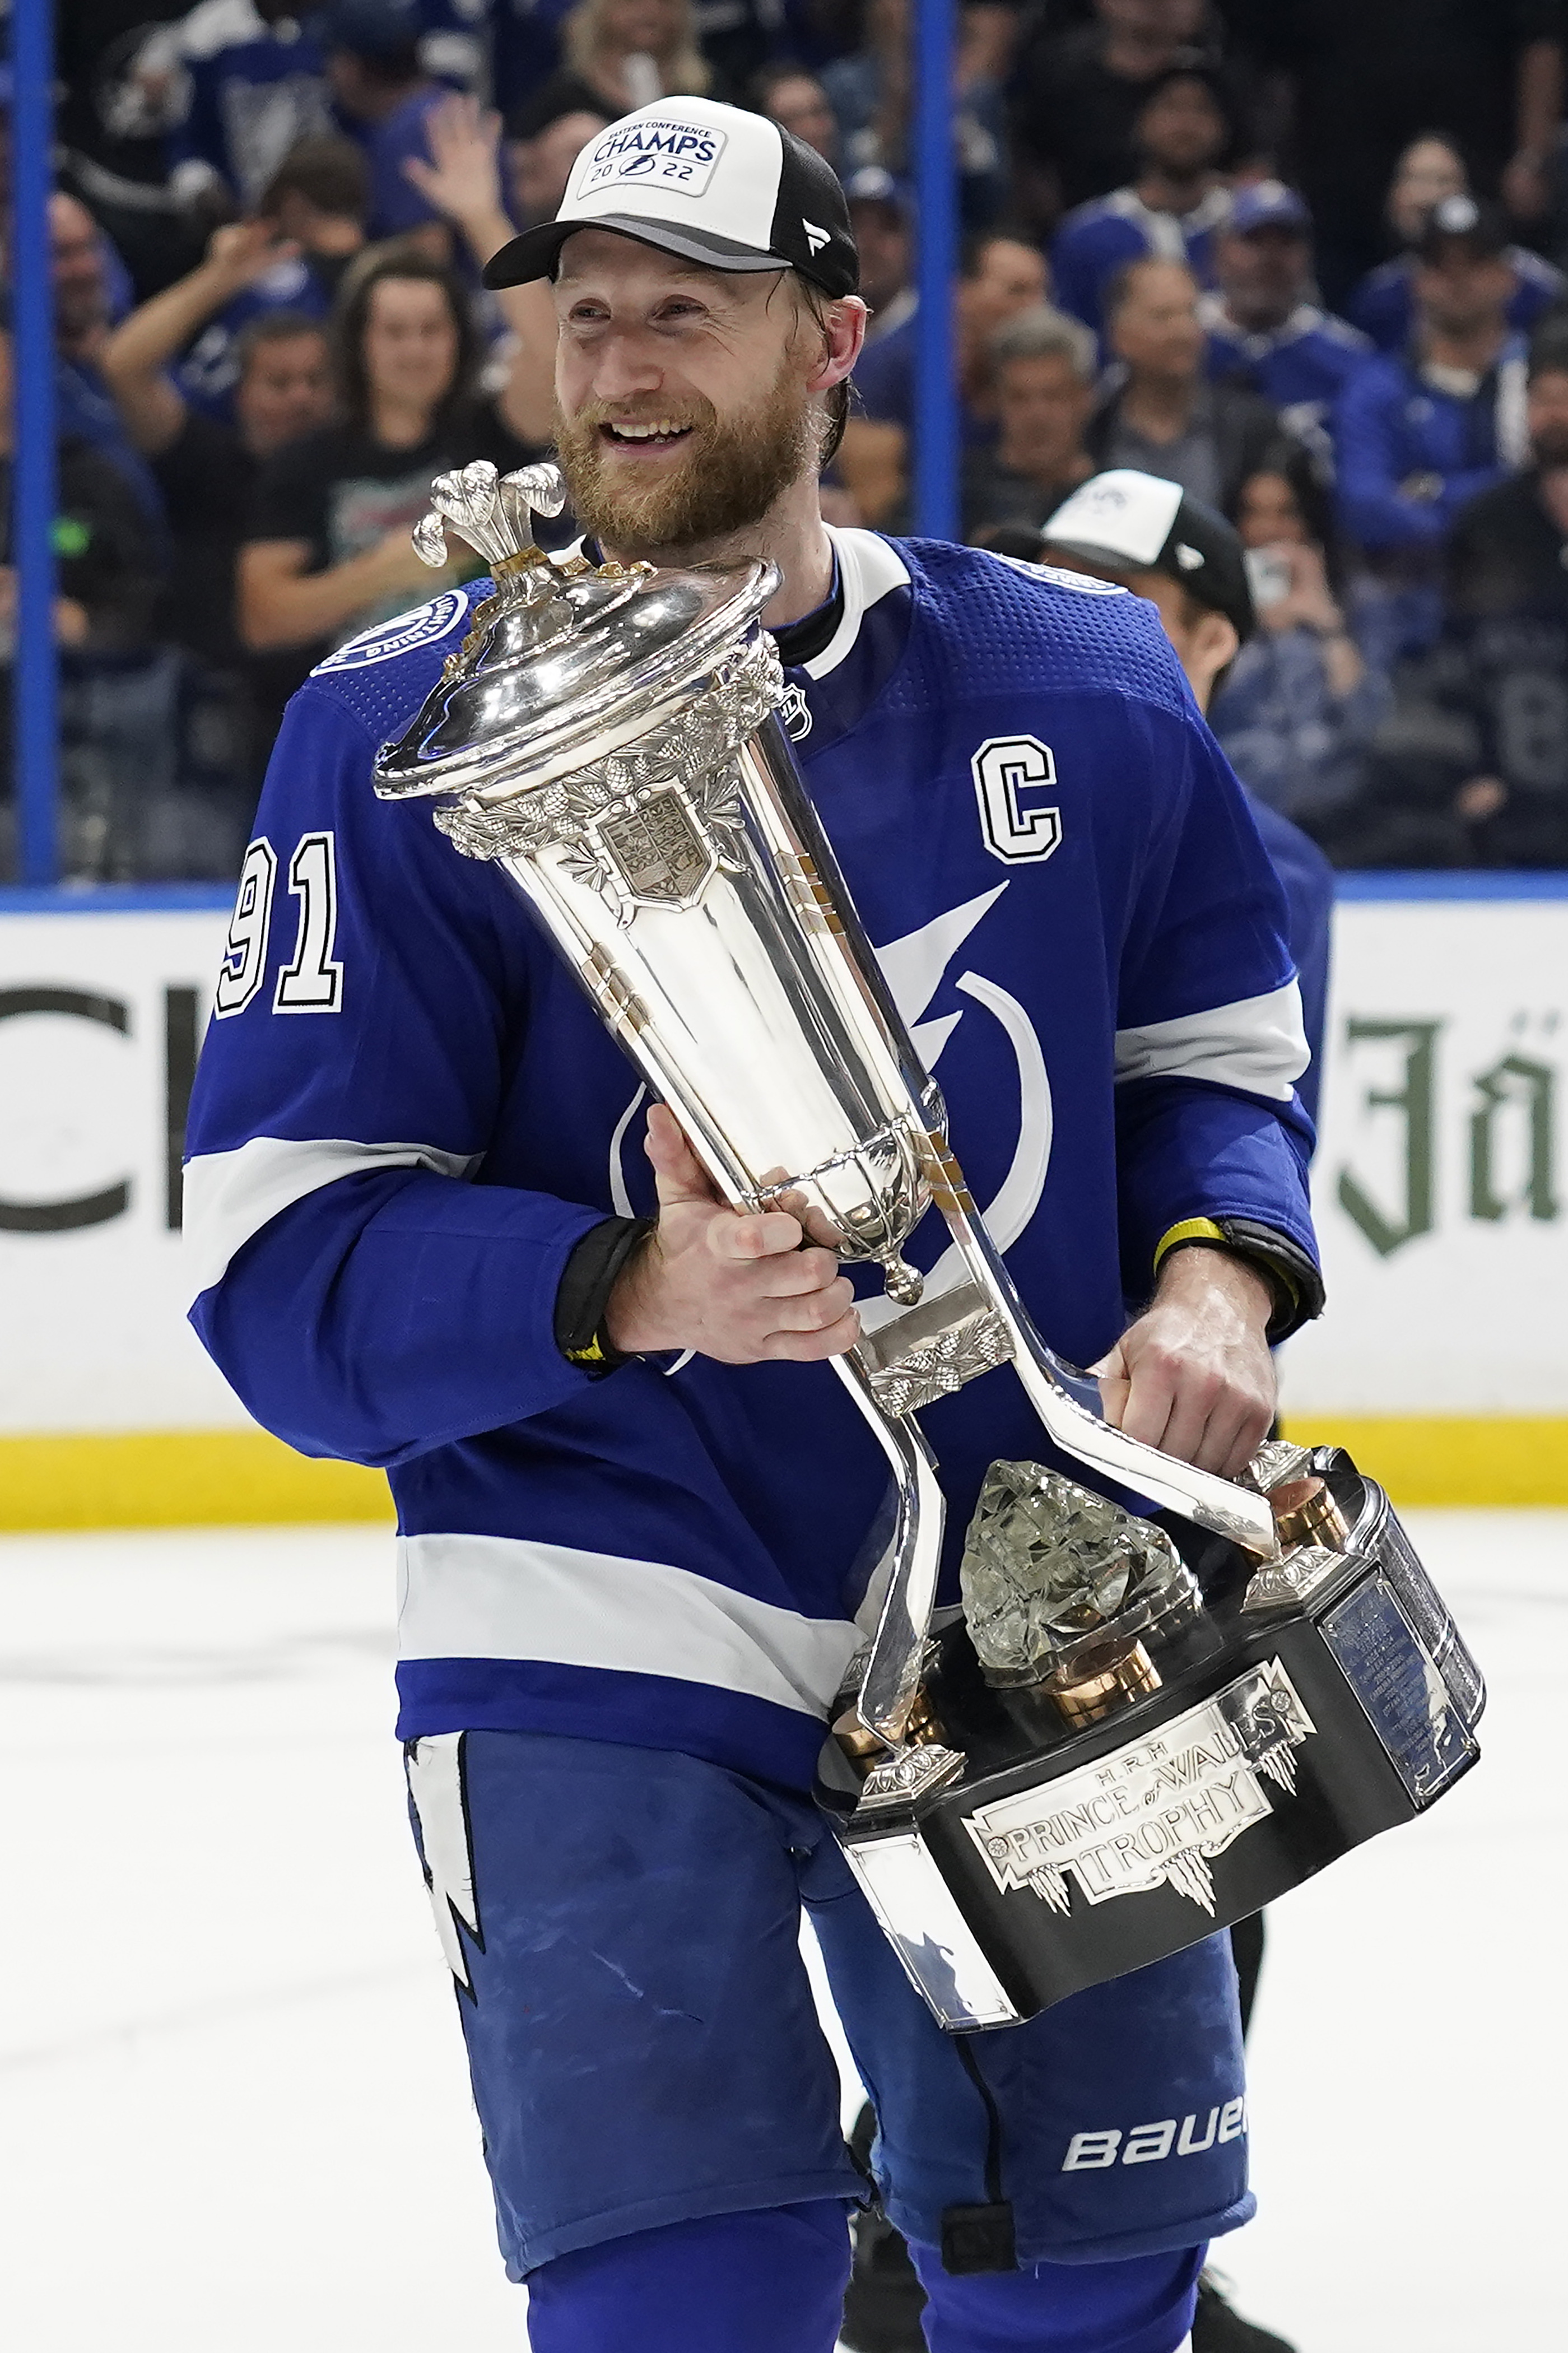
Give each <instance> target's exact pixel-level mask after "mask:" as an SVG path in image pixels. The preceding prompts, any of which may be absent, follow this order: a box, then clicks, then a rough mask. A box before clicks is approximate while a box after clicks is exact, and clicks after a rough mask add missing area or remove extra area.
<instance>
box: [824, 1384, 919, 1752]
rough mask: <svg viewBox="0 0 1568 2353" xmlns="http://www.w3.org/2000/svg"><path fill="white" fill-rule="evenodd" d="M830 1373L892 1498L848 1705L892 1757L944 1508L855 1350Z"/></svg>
mask: <svg viewBox="0 0 1568 2353" xmlns="http://www.w3.org/2000/svg"><path fill="white" fill-rule="evenodd" d="M833 1369H834V1371H835V1372H836V1373H837V1375H838V1377H839V1379H840V1380H841V1381H842V1382H843V1383H844V1386H845V1388H847V1390H848V1392H849V1394H850V1396H851V1397H852V1398H854V1400H855V1402H856V1404H857V1405H858V1407H859V1409H860V1410H861V1412H862V1413H863V1414H864V1415H865V1417H866V1419H867V1421H868V1423H869V1424H870V1427H871V1430H872V1433H873V1435H874V1436H875V1438H876V1440H877V1442H878V1444H879V1446H880V1447H881V1449H882V1451H883V1453H884V1454H885V1455H886V1456H887V1458H888V1461H889V1463H890V1464H891V1466H892V1472H893V1481H894V1486H895V1490H896V1493H897V1496H898V1519H897V1522H896V1524H895V1526H894V1530H893V1544H892V1555H893V1558H892V1567H891V1570H890V1573H889V1577H888V1590H887V1593H886V1594H885V1596H884V1597H883V1601H882V1609H881V1614H880V1616H879V1619H878V1621H877V1631H876V1634H875V1635H874V1637H873V1638H872V1642H871V1656H870V1661H869V1662H868V1666H867V1669H866V1674H865V1679H864V1681H863V1682H862V1683H861V1685H860V1692H859V1696H858V1700H857V1702H856V1711H857V1713H858V1715H859V1718H860V1721H861V1723H862V1724H863V1725H865V1727H866V1729H867V1731H868V1732H871V1733H875V1735H876V1736H877V1737H878V1739H879V1740H885V1741H886V1742H887V1744H888V1746H889V1748H895V1749H896V1748H899V1747H900V1746H902V1744H903V1739H904V1735H905V1733H906V1732H907V1731H908V1729H909V1721H910V1708H911V1707H912V1706H913V1705H914V1699H915V1694H916V1692H917V1691H918V1690H919V1688H920V1679H921V1654H922V1652H923V1651H924V1649H925V1641H926V1630H927V1628H928V1627H929V1626H930V1623H931V1608H932V1604H933V1603H934V1602H935V1599H936V1579H937V1570H938V1568H939V1567H940V1566H941V1563H942V1530H943V1527H944V1526H945V1525H946V1519H947V1504H946V1502H945V1500H944V1498H943V1495H942V1489H941V1487H940V1486H939V1485H938V1483H937V1476H936V1458H935V1456H934V1455H933V1454H932V1452H931V1448H930V1446H929V1445H928V1444H927V1442H926V1438H925V1433H924V1431H923V1430H921V1426H920V1424H919V1422H918V1421H916V1419H915V1418H914V1416H913V1414H909V1413H900V1414H890V1413H889V1412H888V1411H887V1410H886V1409H885V1408H884V1407H882V1406H880V1405H879V1403H878V1402H877V1398H876V1395H875V1393H874V1391H873V1390H872V1388H871V1384H870V1381H869V1379H868V1377H867V1373H866V1368H865V1366H863V1365H862V1364H861V1362H860V1360H859V1356H858V1353H857V1351H856V1350H854V1349H851V1350H850V1352H849V1354H848V1355H847V1356H835V1357H834V1359H833Z"/></svg>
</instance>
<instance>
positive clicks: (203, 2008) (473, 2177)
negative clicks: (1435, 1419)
mask: <svg viewBox="0 0 1568 2353" xmlns="http://www.w3.org/2000/svg"><path fill="white" fill-rule="evenodd" d="M1412 1520H1413V1525H1415V1529H1416V1533H1417V1537H1418V1541H1419V1542H1420V1543H1421V1544H1422V1546H1423V1547H1424V1549H1425V1551H1426V1557H1427V1559H1428V1561H1429V1563H1430V1565H1431V1566H1432V1567H1433V1568H1434V1570H1435V1571H1436V1575H1437V1577H1438V1580H1439V1582H1440V1583H1441V1584H1442V1585H1443V1587H1444V1588H1445V1590H1446V1591H1447V1594H1448V1596H1449V1598H1450V1599H1451V1600H1452V1601H1453V1602H1454V1603H1455V1605H1456V1608H1457V1609H1458V1613H1459V1615H1460V1617H1461V1619H1462V1620H1463V1621H1464V1623H1465V1625H1466V1628H1467V1630H1468V1632H1469V1634H1470V1635H1471V1638H1472V1640H1473V1642H1474V1646H1475V1648H1476V1650H1477V1651H1478V1653H1479V1657H1480V1659H1481V1662H1482V1664H1483V1666H1484V1667H1485V1668H1486V1670H1487V1672H1488V1675H1489V1681H1490V1683H1491V1690H1492V1704H1491V1708H1490V1711H1489V1715H1488V1718H1487V1721H1486V1725H1485V1726H1484V1732H1483V1737H1484V1740H1485V1746H1486V1757H1485V1760H1484V1763H1483V1766H1482V1767H1481V1769H1480V1770H1479V1771H1478V1772H1477V1773H1475V1774H1474V1775H1472V1776H1471V1778H1469V1780H1468V1782H1467V1783H1466V1784H1465V1785H1464V1786H1463V1788H1460V1789H1458V1790H1457V1791H1456V1792H1455V1793H1454V1794H1453V1796H1452V1797H1450V1798H1449V1799H1446V1800H1445V1801H1444V1803H1443V1804H1442V1805H1441V1806H1439V1807H1438V1808H1437V1810H1436V1812H1435V1813H1434V1814H1433V1815H1432V1816H1430V1817H1429V1818H1428V1819H1427V1820H1426V1821H1425V1822H1422V1823H1418V1824H1416V1825H1415V1826H1414V1827H1412V1828H1410V1829H1408V1830H1405V1831H1401V1832H1399V1833H1397V1834H1396V1835H1394V1836H1393V1837H1391V1838H1384V1839H1382V1840H1379V1841H1375V1842H1374V1843H1373V1845H1372V1846H1370V1847H1367V1848H1364V1849H1363V1850H1362V1851H1361V1852H1359V1853H1358V1854H1356V1855H1352V1856H1351V1857H1350V1858H1348V1859H1347V1860H1346V1861H1345V1862H1342V1863H1340V1864H1338V1865H1337V1866H1336V1867H1335V1868H1334V1870H1333V1871H1331V1872H1330V1873H1327V1874H1326V1875H1325V1876H1324V1877H1323V1878H1322V1879H1320V1880H1319V1881H1317V1882H1316V1883H1314V1884H1312V1885H1310V1886H1309V1887H1307V1888H1305V1889H1302V1890H1300V1892H1298V1894H1295V1895H1293V1896H1292V1897H1290V1898H1289V1900H1288V1901H1287V1902H1286V1903H1284V1904H1282V1905H1279V1906H1278V1907H1277V1908H1276V1909H1275V1911H1274V1912H1273V1913H1272V1914H1271V1915H1270V1930H1269V1948H1268V1962H1267V1964H1266V1969H1265V1975H1264V1980H1263V1992H1262V1996H1261V1998H1260V2001H1259V2008H1258V2019H1257V2021H1256V2027H1255V2035H1254V2047H1253V2089H1252V2104H1253V2105H1252V2114H1253V2148H1254V2160H1255V2170H1256V2179H1257V2186H1258V2193H1259V2199H1260V2203H1261V2208H1262V2211H1261V2213H1260V2216H1259V2219H1258V2221H1257V2222H1256V2223H1255V2224H1254V2225H1252V2226H1251V2228H1249V2229H1248V2230H1247V2231H1246V2232H1241V2233H1239V2234H1237V2236H1236V2237H1234V2238H1233V2239H1231V2240H1229V2241H1228V2242H1226V2244H1225V2246H1224V2248H1223V2250H1219V2251H1216V2252H1217V2253H1219V2254H1220V2258H1221V2260H1222V2262H1223V2264H1224V2267H1225V2268H1226V2271H1227V2272H1228V2273H1229V2274H1231V2275H1232V2277H1233V2279H1234V2280H1235V2282H1236V2284H1237V2293H1238V2301H1239V2302H1240V2303H1241V2304H1242V2306H1243V2307H1244V2308H1245V2309H1247V2310H1248V2311H1249V2312H1251V2313H1252V2314H1253V2315H1254V2316H1256V2317H1258V2319H1261V2320H1264V2321H1267V2322H1268V2323H1270V2324H1271V2325H1272V2326H1274V2327H1277V2328H1279V2329H1280V2330H1281V2331H1282V2332H1283V2333H1284V2334H1286V2335H1288V2336H1290V2337H1294V2339H1295V2341H1296V2343H1297V2345H1298V2347H1299V2348H1300V2353H1504V2348H1507V2353H1512V2348H1523V2353H1545V2348H1548V2347H1551V2346H1555V2345H1557V2344H1559V2343H1561V2342H1563V2321H1562V2294H1561V2288H1560V2284H1559V2278H1560V2274H1559V2270H1558V2263H1559V2255H1560V2243H1559V2238H1558V2232H1559V2231H1560V2228H1561V2224H1560V2221H1559V2214H1560V2211H1561V2207H1562V2201H1563V2188H1564V2179H1563V2176H1564V2168H1563V2147H1564V2135H1563V2116H1564V2115H1565V2114H1568V2066H1565V2063H1564V2058H1563V2040H1564V2038H1563V2031H1562V2025H1561V2019H1562V2008H1563V1996H1562V1991H1561V1989H1562V1984H1563V1967H1562V1952H1563V1940H1564V1934H1565V1931H1568V1916H1565V1915H1568V1900H1565V1898H1564V1895H1563V1893H1562V1890H1563V1882H1564V1867H1565V1864H1568V1837H1565V1831H1568V1791H1565V1788H1564V1784H1563V1773H1562V1770H1561V1766H1560V1763H1559V1743H1558V1733H1557V1723H1556V1719H1557V1716H1558V1715H1559V1713H1560V1709H1561V1701H1560V1698H1559V1692H1560V1689H1561V1684H1562V1669H1561V1660H1560V1653H1561V1649H1562V1646H1563V1642H1564V1641H1565V1640H1568V1514H1545V1513H1541V1514H1531V1513H1512V1514H1493V1515H1481V1514H1459V1513H1448V1514H1414V1515H1412ZM391 1610H392V1567H391V1547H390V1544H389V1542H388V1539H387V1538H386V1536H385V1535H384V1534H382V1533H381V1532H380V1531H377V1530H374V1529H367V1530H359V1529H353V1530H349V1529H341V1528H333V1529H303V1530H300V1529H292V1530H279V1531H272V1530H256V1531H246V1532H228V1531H226V1532H222V1533H212V1532H203V1531H197V1532H191V1531H183V1532H180V1533H177V1534H171V1535H162V1534H146V1535H117V1536H62V1537H36V1538H34V1537H16V1538H9V1539H5V1540H3V1541H0V1694H3V1704H0V1770H3V1774H4V1788H5V1797H6V1800H7V1802H6V1805H5V1849H6V1857H5V1860H6V1872H5V1877H6V1882H7V1886H6V1893H5V1897H4V1899H3V1902H0V2242H3V2246H4V2253H3V2254H0V2344H4V2345H5V2347H6V2348H16V2353H110V2348H111V2353H279V2348H280V2347H283V2346H287V2347H289V2348H294V2353H362V2348H364V2353H427V2348H430V2347H431V2346H432V2345H441V2346H458V2345H460V2346H461V2347H463V2348H464V2353H501V2348H515V2353H522V2348H523V2347H524V2346H525V2343H526V2337H525V2324H524V2317H523V2303H524V2300H523V2298H522V2297H521V2295H520V2294H519V2292H518V2291H517V2290H516V2289H513V2288H510V2287H509V2286H508V2285H507V2284H506V2282H505V2280H504V2278H503V2276H502V2274H501V2272H500V2264H499V2262H498V2260H497V2258H496V2254H495V2251H494V2237H493V2229H492V2223H491V2219H490V2212H489V2195H488V2189H487V2186H486V2182H485V2179H484V2173H483V2168H482V2166H481V2163H480V2159H479V2137H478V2131H477V2127H476V2126H475V2123H474V2120H473V2117H472V2113H471V2110H470V2107H469V2104H468V2094H467V2086H466V2082H465V2079H464V2074H463V2067H462V2054H461V2046H460V2041H459V2037H458V2026H457V2021H456V2018H455V2016H454V2014H453V2005H452V1996H451V1993H450V1991H449V1979H448V1978H447V1973H446V1970H445V1968H444V1966H443V1964H442V1963H441V1961H440V1959H439V1957H438V1954H437V1947H436V1941H435V1933H434V1929H433V1927H432V1926H431V1923H430V1918H429V1914H428V1910H427V1907H426V1898H425V1894H424V1891H423V1888H422V1887H421V1885H420V1883H419V1879H418V1876H417V1873H416V1869H415V1865H414V1862H413V1858H412V1852H411V1849H410V1846H409V1843H408V1836H407V1830H406V1826H405V1818H404V1812H403V1799H402V1788H401V1774H400V1770H399V1765H398V1758H397V1751H396V1747H395V1743H394V1742H393V1740H392V1738H391V1731H390V1726H391V1713H392V1711H391V1693H390V1669H391V1631H390V1629H391ZM738 2353H739V2348H738Z"/></svg>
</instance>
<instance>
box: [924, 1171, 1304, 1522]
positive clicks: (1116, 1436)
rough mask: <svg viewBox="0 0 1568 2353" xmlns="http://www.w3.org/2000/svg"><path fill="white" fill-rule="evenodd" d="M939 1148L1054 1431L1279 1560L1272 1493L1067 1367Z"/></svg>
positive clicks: (974, 1258)
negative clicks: (1218, 1466) (1153, 1436)
mask: <svg viewBox="0 0 1568 2353" xmlns="http://www.w3.org/2000/svg"><path fill="white" fill-rule="evenodd" d="M931 1145H932V1161H933V1164H939V1165H933V1166H932V1167H931V1171H930V1174H931V1190H932V1193H933V1194H934V1196H935V1198H936V1203H937V1207H938V1208H940V1209H941V1211H942V1217H943V1219H945V1220H946V1224H947V1229H948V1231H949V1232H950V1233H951V1234H952V1238H953V1240H954V1241H955V1242H956V1243H957V1245H958V1248H959V1250H960V1252H961V1253H962V1255H963V1260H964V1261H965V1263H966V1265H967V1266H968V1267H969V1270H970V1271H971V1273H972V1274H973V1278H974V1281H975V1282H976V1284H977V1285H978V1287H979V1289H980V1291H981V1293H983V1294H984V1295H985V1296H986V1297H988V1299H989V1301H990V1303H991V1304H992V1305H993V1307H994V1310H995V1312H996V1314H998V1315H999V1316H1000V1317H1001V1318H1002V1320H1003V1322H1004V1324H1005V1325H1006V1327H1007V1329H1008V1332H1009V1334H1010V1335H1011V1338H1012V1341H1013V1366H1014V1370H1015V1371H1016V1374H1017V1376H1018V1378H1019V1380H1020V1382H1021V1383H1022V1384H1023V1388H1024V1394H1025V1396H1026V1398H1028V1400H1029V1403H1030V1404H1031V1405H1032V1406H1033V1407H1034V1409H1035V1411H1036V1412H1037V1414H1038V1415H1039V1417H1040V1419H1041V1421H1042V1422H1043V1423H1044V1424H1045V1427H1046V1431H1047V1436H1049V1437H1050V1438H1052V1439H1054V1440H1055V1441H1056V1443H1057V1444H1058V1446H1059V1447H1060V1448H1061V1449H1062V1451H1063V1452H1064V1453H1066V1454H1070V1455H1072V1456H1073V1457H1074V1458H1075V1459H1076V1460H1077V1461H1079V1462H1083V1463H1087V1464H1088V1466H1089V1469H1090V1470H1093V1471H1099V1472H1102V1473H1103V1475H1104V1476H1105V1477H1106V1478H1108V1479H1115V1480H1116V1481H1118V1482H1120V1484H1121V1485H1122V1486H1124V1487H1131V1488H1132V1489H1133V1490H1134V1492H1135V1493H1138V1494H1140V1495H1146V1496H1148V1497H1149V1499H1150V1500H1151V1501H1152V1503H1155V1504H1159V1505H1161V1506H1162V1507H1163V1509H1165V1510H1166V1511H1172V1512H1180V1513H1181V1514H1182V1516H1183V1518H1184V1519H1188V1520H1192V1521H1193V1522H1194V1524H1195V1525H1197V1526H1198V1527H1200V1528H1209V1529H1212V1530H1213V1532H1214V1534H1215V1535H1221V1536H1225V1537H1226V1538H1227V1539H1228V1541H1229V1542H1230V1543H1232V1544H1234V1545H1239V1546H1241V1547H1242V1549H1243V1551H1245V1552H1249V1553H1252V1554H1254V1555H1255V1556H1257V1557H1258V1559H1260V1560H1278V1559H1279V1533H1278V1531H1277V1529H1276V1527H1275V1525H1274V1514H1273V1513H1272V1512H1271V1511H1270V1510H1269V1507H1268V1498H1267V1497H1266V1496H1264V1495H1260V1494H1258V1493H1255V1492H1254V1491H1253V1490H1252V1489H1251V1488H1249V1487H1239V1486H1237V1484H1236V1483H1235V1482H1234V1481H1233V1480H1230V1479H1222V1478H1221V1477H1220V1476H1219V1475H1218V1473H1217V1472H1214V1471H1200V1470H1199V1469H1198V1468H1197V1467H1196V1465H1195V1464H1194V1463H1191V1462H1183V1461H1178V1460H1177V1458H1176V1456H1174V1455H1173V1454H1163V1453H1162V1452H1161V1451H1160V1449H1159V1448H1158V1447H1155V1446H1148V1445H1145V1444H1144V1442H1143V1440H1142V1439H1140V1438H1129V1437H1128V1435H1127V1433H1126V1431H1125V1430H1118V1429H1117V1428H1116V1427H1115V1425H1114V1423H1112V1422H1109V1421H1107V1420H1106V1419H1105V1409H1104V1407H1103V1405H1102V1404H1101V1402H1100V1383H1099V1382H1098V1381H1097V1380H1096V1379H1095V1377H1094V1376H1093V1375H1092V1374H1090V1373H1086V1372H1082V1371H1080V1370H1079V1367H1078V1366H1076V1365H1069V1364H1067V1363H1066V1362H1065V1361H1064V1360H1063V1358H1061V1357H1060V1356H1058V1355H1057V1354H1056V1352H1055V1351H1054V1349H1051V1348H1048V1347H1047V1345H1046V1343H1045V1342H1044V1340H1042V1339H1041V1337H1040V1335H1039V1334H1038V1332H1037V1330H1036V1329H1035V1325H1034V1324H1033V1322H1032V1320H1031V1318H1030V1315H1029V1311H1028V1309H1027V1308H1026V1306H1025V1304H1024V1303H1023V1301H1022V1299H1020V1297H1019V1296H1018V1291H1017V1286H1016V1284H1015V1282H1014V1281H1013V1278H1012V1276H1011V1275H1010V1274H1009V1272H1008V1271H1007V1267H1006V1263H1005V1261H1004V1259H1003V1256H1002V1253H1001V1251H1000V1250H998V1249H997V1247H996V1245H995V1243H994V1241H993V1240H992V1239H991V1236H990V1235H989V1234H988V1233H987V1232H986V1230H985V1227H984V1223H983V1221H982V1219H981V1218H980V1216H979V1213H978V1212H977V1210H976V1209H975V1207H974V1203H973V1198H971V1196H970V1193H969V1191H968V1188H967V1187H965V1185H964V1183H963V1176H962V1175H961V1174H960V1172H959V1169H958V1165H957V1163H956V1161H954V1159H953V1157H952V1154H951V1153H950V1152H949V1151H948V1150H947V1147H946V1146H945V1145H942V1144H941V1142H940V1139H939V1138H936V1137H933V1138H932V1139H931Z"/></svg>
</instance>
